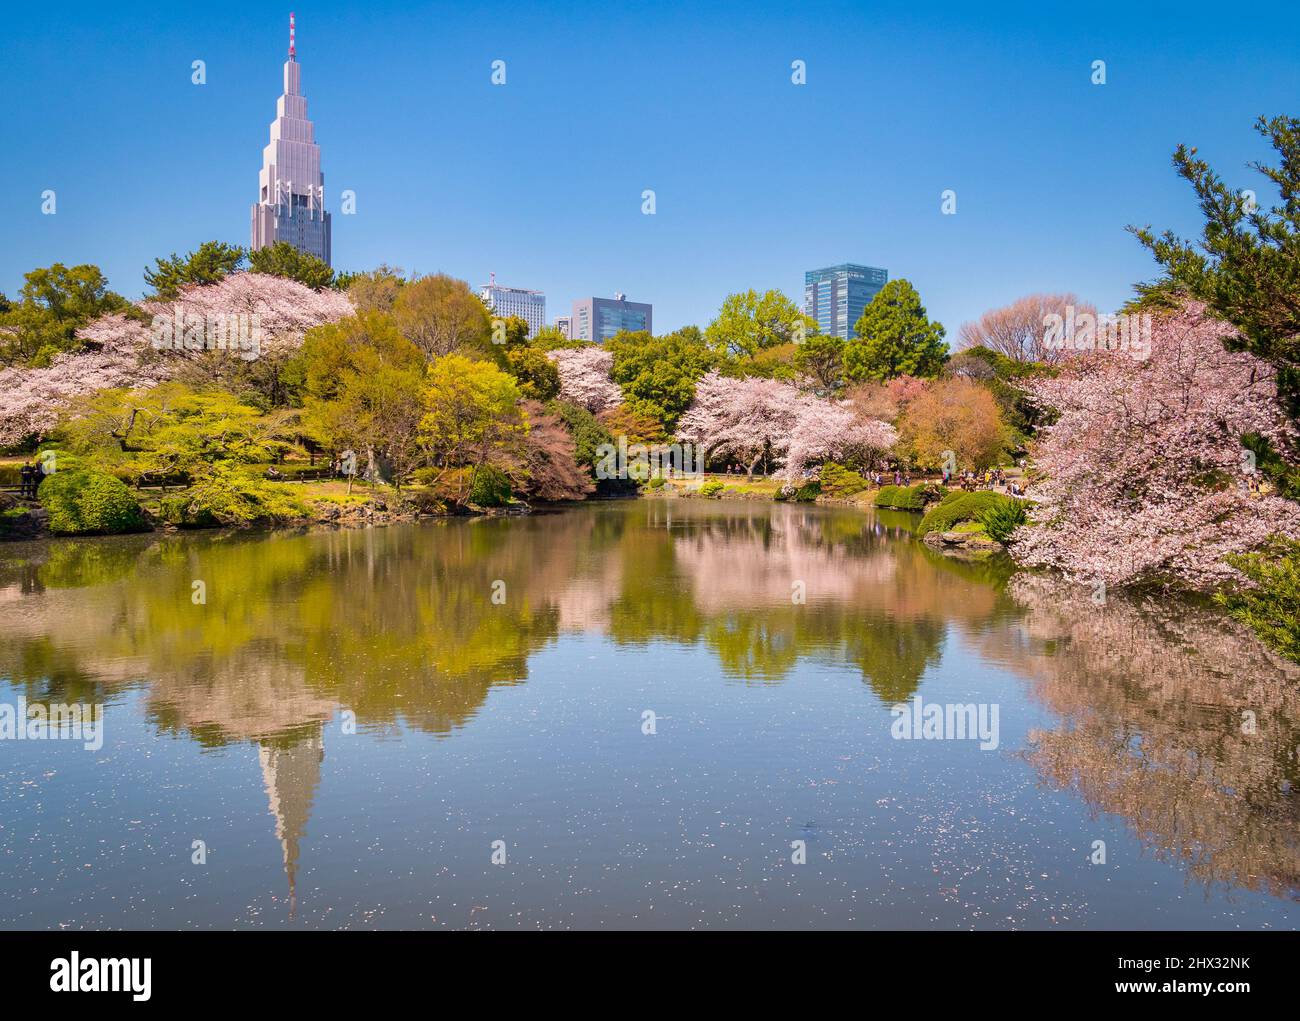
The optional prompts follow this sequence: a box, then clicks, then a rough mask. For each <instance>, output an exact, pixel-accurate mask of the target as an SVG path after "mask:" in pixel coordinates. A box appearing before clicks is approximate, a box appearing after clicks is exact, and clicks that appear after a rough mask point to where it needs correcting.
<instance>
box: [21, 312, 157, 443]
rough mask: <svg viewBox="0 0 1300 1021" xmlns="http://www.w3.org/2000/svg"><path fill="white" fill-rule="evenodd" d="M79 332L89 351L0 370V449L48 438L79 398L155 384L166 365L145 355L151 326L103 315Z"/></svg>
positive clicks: (117, 314)
mask: <svg viewBox="0 0 1300 1021" xmlns="http://www.w3.org/2000/svg"><path fill="white" fill-rule="evenodd" d="M78 336H79V337H81V338H82V339H83V340H85V341H87V342H89V344H90V346H89V347H87V348H86V349H85V350H82V351H78V352H75V353H68V354H61V355H56V356H55V357H54V359H53V360H52V361H51V362H50V364H49V365H48V366H46V367H44V368H39V369H32V368H24V367H21V366H14V367H11V368H8V369H4V370H3V371H0V447H11V446H17V445H18V444H20V443H22V442H23V441H24V440H26V439H28V438H30V437H35V438H36V439H38V440H39V439H44V438H45V437H46V436H48V435H49V434H50V433H51V432H52V431H53V430H54V427H55V426H56V425H57V424H58V421H59V414H60V412H61V410H62V409H63V407H64V405H66V404H67V402H68V401H70V400H71V399H73V398H75V397H81V396H85V395H88V394H92V393H94V392H96V391H98V390H112V389H117V388H119V387H126V388H136V387H149V386H153V385H155V384H156V383H158V382H161V381H162V380H163V379H166V378H167V377H168V375H169V372H168V367H167V366H166V365H164V364H162V363H161V362H160V361H159V360H158V359H157V358H150V357H148V356H147V354H146V352H147V351H148V343H149V330H148V327H147V326H146V325H145V324H143V323H140V322H138V321H136V320H134V319H129V318H127V317H126V316H124V315H122V314H120V313H114V314H112V315H107V316H103V317H101V318H100V319H97V320H95V321H94V322H92V323H90V324H88V325H87V326H85V327H83V328H82V329H81V330H80V331H79V332H78Z"/></svg>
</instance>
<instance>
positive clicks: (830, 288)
mask: <svg viewBox="0 0 1300 1021" xmlns="http://www.w3.org/2000/svg"><path fill="white" fill-rule="evenodd" d="M888 280H889V273H888V271H887V270H883V269H877V268H876V267H875V266H858V265H855V264H854V263H851V262H846V263H844V265H842V266H827V267H826V268H825V269H810V270H809V271H808V272H807V273H805V274H804V275H803V310H804V313H805V314H806V315H809V316H812V318H814V319H816V320H817V329H818V330H819V331H820V332H822V333H826V334H832V335H834V336H836V337H842V338H843V339H844V340H848V339H849V338H850V337H852V336H855V330H854V327H856V326H857V323H858V320H859V319H860V318H862V310H863V309H864V308H866V307H867V306H868V305H869V304H871V299H872V298H874V297H875V296H876V295H877V294H879V293H880V289H881V288H882V287H884V286H885V284H886V282H887V281H888Z"/></svg>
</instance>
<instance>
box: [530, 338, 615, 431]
mask: <svg viewBox="0 0 1300 1021" xmlns="http://www.w3.org/2000/svg"><path fill="white" fill-rule="evenodd" d="M547 357H548V358H550V359H551V361H553V362H555V366H556V368H558V369H559V370H560V400H562V401H568V402H569V403H570V404H577V405H579V406H580V407H583V408H586V409H587V410H588V411H590V412H591V413H592V414H593V415H597V414H599V413H600V412H602V411H607V410H609V409H610V408H612V407H614V406H615V405H618V404H621V403H622V402H623V391H622V390H621V389H619V386H618V384H617V383H615V382H613V380H611V379H610V378H609V375H610V370H611V369H612V368H613V367H614V356H613V354H611V353H610V352H609V351H606V350H605V349H604V348H603V347H601V346H600V345H598V344H589V345H587V346H586V347H577V348H561V349H560V350H558V351H552V352H550V353H549V354H548V355H547Z"/></svg>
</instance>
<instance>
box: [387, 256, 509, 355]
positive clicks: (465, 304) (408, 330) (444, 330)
mask: <svg viewBox="0 0 1300 1021" xmlns="http://www.w3.org/2000/svg"><path fill="white" fill-rule="evenodd" d="M393 317H394V318H395V319H396V321H397V326H398V328H399V329H400V330H401V331H402V333H403V335H405V337H406V338H407V339H408V340H410V341H411V342H412V343H414V344H415V345H416V346H417V347H418V348H419V349H420V350H421V351H423V352H424V353H425V354H426V355H427V356H428V357H430V358H437V357H440V356H441V355H447V354H451V353H452V352H457V351H458V352H461V353H482V354H488V353H492V354H495V352H493V348H492V343H491V339H492V332H491V323H490V318H491V317H490V314H489V312H488V309H487V306H486V305H484V304H483V302H482V300H481V299H480V298H479V296H478V295H477V294H475V293H474V292H473V291H471V290H470V288H469V284H467V283H465V281H464V280H457V279H456V278H455V277H451V276H447V275H446V274H445V273H438V274H435V275H433V276H425V277H420V278H419V279H418V280H414V281H411V282H409V283H407V284H405V285H404V286H403V287H402V288H401V290H400V292H399V293H398V295H397V298H396V300H395V301H394V302H393Z"/></svg>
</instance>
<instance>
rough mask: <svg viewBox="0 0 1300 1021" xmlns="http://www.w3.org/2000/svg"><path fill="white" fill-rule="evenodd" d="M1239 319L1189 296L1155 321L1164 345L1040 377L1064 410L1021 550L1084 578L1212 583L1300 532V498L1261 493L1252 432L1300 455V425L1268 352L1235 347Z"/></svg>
mask: <svg viewBox="0 0 1300 1021" xmlns="http://www.w3.org/2000/svg"><path fill="white" fill-rule="evenodd" d="M1232 332H1233V331H1232V327H1230V326H1229V325H1227V324H1226V323H1223V322H1221V321H1218V320H1216V319H1213V318H1212V317H1210V316H1208V315H1207V314H1206V312H1205V309H1204V307H1203V306H1201V305H1197V304H1188V305H1186V306H1185V307H1183V308H1181V309H1180V310H1179V311H1178V312H1177V313H1176V314H1173V315H1170V316H1167V317H1160V318H1157V319H1156V320H1155V321H1154V324H1153V328H1152V336H1151V349H1150V355H1149V357H1148V358H1146V359H1139V358H1136V357H1134V354H1133V353H1132V352H1130V351H1126V350H1117V351H1116V350H1101V351H1097V352H1096V353H1093V354H1089V355H1088V356H1086V357H1079V358H1075V359H1073V360H1071V361H1069V362H1068V363H1067V364H1066V365H1065V367H1064V369H1063V370H1062V372H1061V374H1060V375H1059V376H1058V377H1056V378H1053V379H1037V380H1034V381H1032V382H1030V383H1029V384H1027V388H1028V389H1029V391H1030V393H1031V395H1032V396H1033V397H1034V398H1035V400H1036V401H1037V402H1038V403H1040V404H1041V405H1043V406H1045V407H1050V408H1054V409H1056V411H1057V412H1058V413H1059V418H1058V419H1057V420H1056V422H1055V423H1054V424H1053V425H1052V426H1051V427H1049V428H1047V429H1046V430H1044V431H1043V433H1042V434H1041V435H1040V439H1039V442H1038V443H1037V444H1036V448H1035V450H1034V460H1035V463H1036V466H1037V468H1038V470H1039V471H1040V472H1041V473H1042V475H1043V480H1042V481H1041V482H1038V483H1036V484H1034V485H1031V489H1030V494H1029V495H1030V496H1031V498H1032V499H1034V500H1035V501H1036V502H1037V506H1036V508H1035V509H1034V510H1033V512H1032V515H1031V516H1032V519H1033V521H1034V522H1035V524H1034V526H1033V527H1026V528H1021V529H1020V530H1018V531H1017V533H1016V535H1015V537H1014V543H1013V552H1014V554H1015V555H1016V556H1017V557H1018V558H1019V559H1020V560H1022V561H1023V562H1025V563H1028V564H1040V565H1047V566H1051V567H1055V568H1058V569H1060V570H1061V571H1063V572H1064V573H1065V574H1066V575H1067V577H1070V578H1073V579H1075V580H1080V581H1090V582H1096V581H1102V582H1105V583H1106V584H1108V585H1124V584H1130V583H1145V582H1160V583H1171V582H1178V583H1182V584H1185V585H1189V586H1192V587H1200V588H1210V587H1213V586H1214V585H1216V584H1218V583H1220V582H1223V581H1225V580H1228V579H1230V578H1232V577H1234V576H1235V575H1236V572H1234V571H1233V569H1232V568H1231V567H1229V566H1228V565H1227V564H1226V563H1224V557H1225V556H1227V555H1228V554H1230V553H1239V552H1244V551H1247V550H1251V549H1254V548H1256V547H1258V546H1259V545H1260V544H1261V543H1262V542H1263V541H1264V540H1265V539H1267V538H1268V537H1269V536H1270V535H1275V534H1284V535H1288V536H1291V537H1296V536H1300V507H1297V505H1296V504H1294V503H1292V502H1291V501H1289V500H1284V499H1282V498H1280V497H1278V496H1273V495H1261V494H1260V493H1259V492H1258V491H1257V490H1258V486H1257V485H1252V484H1253V483H1258V482H1259V481H1260V480H1261V475H1260V474H1259V473H1258V472H1257V471H1256V470H1255V469H1254V464H1253V460H1252V458H1251V456H1250V454H1249V452H1248V451H1246V450H1245V449H1244V448H1243V446H1242V444H1241V437H1242V436H1243V435H1244V434H1246V433H1257V434H1260V435H1262V436H1266V437H1267V438H1268V439H1269V440H1270V441H1271V442H1272V443H1273V445H1274V447H1275V448H1276V449H1278V450H1279V451H1281V452H1282V453H1283V456H1285V457H1287V458H1288V459H1291V460H1294V457H1295V449H1296V447H1295V443H1296V439H1297V437H1296V435H1295V433H1294V431H1293V429H1292V427H1291V426H1290V424H1289V420H1288V418H1287V416H1286V414H1285V411H1284V410H1283V407H1282V404H1281V402H1280V401H1279V399H1278V388H1277V378H1276V373H1275V372H1274V370H1273V369H1272V367H1271V366H1270V365H1268V363H1266V362H1264V361H1261V360H1260V359H1258V358H1256V357H1255V356H1253V355H1251V354H1248V353H1244V352H1230V351H1228V350H1227V349H1225V347H1224V345H1223V339H1224V338H1225V337H1226V336H1229V335H1230V334H1231V333H1232Z"/></svg>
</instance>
